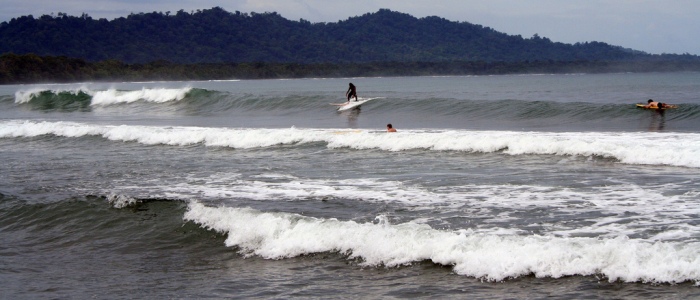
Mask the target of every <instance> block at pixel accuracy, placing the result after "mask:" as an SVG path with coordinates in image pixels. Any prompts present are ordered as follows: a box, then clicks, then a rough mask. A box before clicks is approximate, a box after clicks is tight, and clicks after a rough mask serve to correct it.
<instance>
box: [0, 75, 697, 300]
mask: <svg viewBox="0 0 700 300" xmlns="http://www.w3.org/2000/svg"><path fill="white" fill-rule="evenodd" d="M349 81H352V82H353V83H355V85H357V86H358V94H359V96H360V98H373V99H374V100H372V101H370V102H368V103H366V104H365V105H363V106H362V107H361V109H359V110H352V111H346V112H337V111H335V107H334V106H331V105H329V104H328V103H338V102H342V101H343V93H344V91H345V87H346V86H347V82H349ZM699 92H700V74H696V73H673V74H608V75H529V76H486V77H417V78H353V79H313V80H263V81H224V82H153V83H84V84H75V85H30V86H2V87H0V157H1V159H2V163H1V164H0V233H1V234H0V239H1V242H0V257H2V260H1V261H0V282H2V283H1V284H0V287H1V288H2V289H1V290H2V292H0V293H1V294H0V296H1V297H0V298H7V299H13V298H95V297H97V298H203V297H216V298H218V297H222V298H223V297H227V298H228V297H256V298H291V297H318V298H321V297H323V298H331V297H333V298H335V297H347V298H349V297H352V298H357V297H365V298H368V297H369V298H378V297H396V298H407V297H426V298H427V297H430V298H435V297H440V298H447V297H470V298H492V299H504V298H543V297H555V298H692V297H698V296H699V295H700V293H699V292H698V290H697V286H696V284H697V282H698V280H699V279H700V277H699V276H698V274H700V258H699V257H700V255H698V254H700V247H699V246H698V245H699V244H698V241H699V239H700V227H699V226H700V219H699V218H698V214H699V213H700V209H698V204H699V202H700V197H699V195H700V188H699V187H700V183H699V179H698V176H697V173H698V168H700V134H698V129H700V122H699V119H700V96H699V95H700V93H699ZM648 98H654V99H657V100H659V101H663V102H667V103H673V104H678V105H679V108H677V109H673V110H667V111H665V112H657V111H648V110H643V109H637V108H635V107H634V105H633V104H634V103H641V102H644V101H645V100H646V99H648ZM389 122H391V123H393V124H394V126H395V127H397V128H398V132H397V133H386V132H384V127H385V125H386V123H389Z"/></svg>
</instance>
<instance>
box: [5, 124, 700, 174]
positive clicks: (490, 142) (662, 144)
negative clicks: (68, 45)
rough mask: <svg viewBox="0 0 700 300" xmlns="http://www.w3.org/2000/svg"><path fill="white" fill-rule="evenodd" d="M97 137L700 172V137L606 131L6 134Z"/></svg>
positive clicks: (28, 127)
mask: <svg viewBox="0 0 700 300" xmlns="http://www.w3.org/2000/svg"><path fill="white" fill-rule="evenodd" d="M80 132H82V133H83V134H90V135H98V136H102V137H104V138H107V139H110V140H115V141H133V142H138V143H142V144H147V145H154V144H163V145H174V146H181V145H191V144H204V145H206V146H216V147H231V148H257V147H270V146H275V145H291V144H305V143H314V142H324V143H326V144H327V146H328V147H329V148H354V149H360V150H361V149H381V150H386V151H405V150H418V149H424V150H429V151H464V152H483V153H491V152H499V151H500V152H502V153H504V154H508V155H562V156H601V157H608V158H614V159H617V160H619V161H620V162H622V163H627V164H658V165H671V166H682V167H692V168H700V134H697V133H639V132H623V133H607V132H562V133H551V132H513V131H466V130H464V131H444V130H441V131H422V130H404V131H402V132H399V133H394V134H387V133H384V132H373V131H363V130H360V131H348V130H337V129H335V130H333V129H297V128H289V129H232V128H211V127H156V126H127V125H122V126H105V125H91V124H82V123H71V122H33V121H16V120H15V121H4V122H1V123H0V137H17V136H36V135H42V134H54V135H57V136H68V137H75V136H79V134H80Z"/></svg>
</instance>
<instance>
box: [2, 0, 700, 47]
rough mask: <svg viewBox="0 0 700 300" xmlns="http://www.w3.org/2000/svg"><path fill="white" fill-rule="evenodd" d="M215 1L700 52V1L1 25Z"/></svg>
mask: <svg viewBox="0 0 700 300" xmlns="http://www.w3.org/2000/svg"><path fill="white" fill-rule="evenodd" d="M215 6H219V7H221V8H223V9H225V10H227V11H230V12H234V11H240V12H246V13H250V12H257V13H263V12H277V13H279V14H280V15H282V16H283V17H285V18H287V19H290V20H299V19H305V20H308V21H311V22H337V21H339V20H345V19H347V18H349V17H354V16H360V15H363V14H365V13H369V12H376V11H377V10H379V9H380V8H388V9H390V10H393V11H398V12H402V13H407V14H410V15H412V16H415V17H418V18H422V17H426V16H439V17H443V18H445V19H448V20H450V21H460V22H461V21H466V22H470V23H474V24H479V25H483V26H486V27H491V28H493V29H495V30H497V31H500V32H503V33H507V34H510V35H517V34H519V35H522V36H523V37H526V38H529V37H531V36H532V35H533V34H535V33H536V34H538V35H539V36H541V37H547V38H549V39H551V40H552V41H555V42H564V43H576V42H586V41H600V42H605V43H608V44H612V45H617V46H622V47H625V48H632V49H636V50H642V51H645V52H649V53H653V54H660V53H676V54H683V53H690V54H695V55H700V0H0V7H2V9H1V10H0V22H2V21H9V20H11V19H12V18H15V17H19V16H26V15H33V16H34V17H39V16H41V15H45V14H51V13H54V14H56V13H58V12H64V13H67V14H69V15H73V16H80V15H81V14H82V13H86V14H88V15H90V16H91V17H93V18H106V19H109V20H112V19H114V18H117V17H122V16H128V15H129V14H130V13H140V12H154V11H156V12H167V11H170V12H172V13H174V12H177V11H178V10H181V9H183V10H185V11H186V12H191V11H196V10H197V9H209V8H212V7H215Z"/></svg>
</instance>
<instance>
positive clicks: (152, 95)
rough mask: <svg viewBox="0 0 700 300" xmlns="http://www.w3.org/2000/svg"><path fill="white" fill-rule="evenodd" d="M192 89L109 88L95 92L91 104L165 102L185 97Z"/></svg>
mask: <svg viewBox="0 0 700 300" xmlns="http://www.w3.org/2000/svg"><path fill="white" fill-rule="evenodd" d="M191 90H192V88H190V87H186V88H178V89H166V88H148V89H147V88H143V89H141V90H136V91H118V90H115V89H109V90H106V91H97V92H94V94H93V96H92V102H91V105H111V104H118V103H132V102H136V101H139V100H141V101H146V102H156V103H164V102H169V101H179V100H182V99H184V98H185V96H186V95H187V93H189V92H190V91H191Z"/></svg>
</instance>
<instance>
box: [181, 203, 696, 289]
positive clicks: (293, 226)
mask: <svg viewBox="0 0 700 300" xmlns="http://www.w3.org/2000/svg"><path fill="white" fill-rule="evenodd" d="M184 219H185V220H187V221H192V222H195V223H197V224H200V225H201V226H202V227H204V228H207V229H211V230H215V231H217V232H220V233H224V234H226V235H227V238H226V242H225V243H226V245H227V246H229V247H233V246H235V247H238V248H239V249H240V251H241V252H242V253H244V254H247V255H257V256H261V257H264V258H268V259H280V258H288V257H295V256H299V255H304V254H311V253H319V252H339V253H342V254H345V255H347V256H348V258H349V259H359V260H360V262H361V264H363V265H367V266H382V265H383V266H388V267H393V266H401V265H406V264H411V263H415V262H420V261H424V260H429V261H432V262H434V263H436V264H441V265H446V266H453V268H454V271H455V272H456V273H458V274H461V275H467V276H474V277H478V278H484V279H487V280H494V281H500V280H504V279H508V278H512V277H518V276H524V275H530V274H533V275H535V276H537V277H553V278H559V277H562V276H569V275H594V274H602V275H604V276H606V277H607V278H608V279H609V280H610V281H616V280H621V281H625V282H636V281H641V282H660V283H679V282H686V281H691V282H696V283H697V282H698V281H700V244H698V243H677V242H654V243H651V242H647V241H642V240H634V239H628V238H625V237H618V238H612V239H598V238H561V237H553V236H533V235H512V234H505V235H498V234H478V233H474V232H471V231H469V230H460V231H444V230H436V229H433V228H431V227H430V226H427V225H425V224H417V223H413V222H408V223H402V224H395V225H394V224H390V223H389V220H388V218H386V217H385V216H379V217H378V218H377V222H376V223H357V222H354V221H340V220H336V219H321V218H311V217H304V216H300V215H296V214H289V213H265V212H260V211H256V210H253V209H248V208H232V207H207V206H205V205H203V204H201V203H199V202H196V201H192V202H191V203H190V204H189V209H188V211H187V212H186V213H185V215H184Z"/></svg>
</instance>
